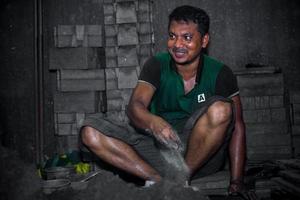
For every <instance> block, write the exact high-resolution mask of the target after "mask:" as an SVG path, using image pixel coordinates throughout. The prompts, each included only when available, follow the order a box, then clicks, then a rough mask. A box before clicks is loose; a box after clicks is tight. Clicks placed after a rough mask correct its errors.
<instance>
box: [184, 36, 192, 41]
mask: <svg viewBox="0 0 300 200" xmlns="http://www.w3.org/2000/svg"><path fill="white" fill-rule="evenodd" d="M184 39H185V40H186V41H188V42H190V41H192V39H193V37H192V36H191V35H185V36H184Z"/></svg>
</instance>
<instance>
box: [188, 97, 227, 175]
mask: <svg viewBox="0 0 300 200" xmlns="http://www.w3.org/2000/svg"><path fill="white" fill-rule="evenodd" d="M231 114H232V110H231V105H230V103H225V102H221V101H218V102H215V103H213V104H212V105H211V106H210V107H209V108H208V110H207V112H206V113H205V114H203V115H202V116H201V117H200V118H199V120H198V121H197V122H196V124H195V126H194V128H193V130H192V134H191V136H190V138H189V142H188V147H187V153H186V155H185V160H186V163H187V165H188V167H189V169H190V174H191V175H192V174H193V173H194V172H195V171H196V170H197V169H199V168H200V167H201V166H202V165H203V164H204V162H205V161H206V160H207V159H208V158H209V157H210V156H212V155H213V154H214V153H215V152H216V151H217V150H218V148H219V147H220V146H221V144H222V142H223V140H224V138H225V134H226V129H227V126H228V124H229V122H230V120H231Z"/></svg>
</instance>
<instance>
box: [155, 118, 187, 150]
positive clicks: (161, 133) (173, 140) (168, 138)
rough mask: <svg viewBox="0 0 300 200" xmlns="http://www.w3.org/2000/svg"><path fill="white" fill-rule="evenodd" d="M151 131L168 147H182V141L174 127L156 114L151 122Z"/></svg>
mask: <svg viewBox="0 0 300 200" xmlns="http://www.w3.org/2000/svg"><path fill="white" fill-rule="evenodd" d="M150 132H151V133H152V135H153V136H154V137H155V138H156V140H158V142H160V143H161V144H163V145H164V146H166V147H167V148H171V149H175V150H178V149H180V148H182V144H181V141H180V139H179V137H178V135H177V133H176V131H175V130H174V129H173V128H172V126H171V125H170V124H169V123H167V122H166V121H165V120H164V119H162V118H160V117H157V116H154V117H153V119H152V123H151V124H150Z"/></svg>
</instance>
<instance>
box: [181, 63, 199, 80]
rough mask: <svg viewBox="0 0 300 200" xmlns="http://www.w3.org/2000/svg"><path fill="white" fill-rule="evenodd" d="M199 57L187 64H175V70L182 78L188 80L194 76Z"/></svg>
mask: <svg viewBox="0 0 300 200" xmlns="http://www.w3.org/2000/svg"><path fill="white" fill-rule="evenodd" d="M199 62H200V59H197V60H195V62H193V63H188V64H183V65H181V64H176V68H177V72H178V73H179V74H180V75H181V76H182V78H183V79H184V80H190V79H192V78H195V77H196V75H197V71H198V66H199Z"/></svg>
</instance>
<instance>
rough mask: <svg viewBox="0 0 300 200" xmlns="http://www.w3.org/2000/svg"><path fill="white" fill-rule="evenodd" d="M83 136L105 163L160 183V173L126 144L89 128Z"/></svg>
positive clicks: (90, 147)
mask: <svg viewBox="0 0 300 200" xmlns="http://www.w3.org/2000/svg"><path fill="white" fill-rule="evenodd" d="M81 134H82V141H83V143H84V144H85V145H86V146H87V147H88V148H89V149H90V150H91V151H92V152H94V153H95V154H96V155H97V156H98V157H99V158H101V159H102V160H104V161H105V162H108V163H109V164H112V165H113V166H115V167H117V168H119V169H122V170H124V171H126V172H128V173H131V174H133V175H136V176H138V177H140V178H142V179H144V180H153V181H156V182H158V181H159V180H160V179H161V177H160V175H159V174H158V172H157V171H156V170H154V169H153V168H152V167H151V166H150V165H149V164H147V163H146V162H145V161H144V160H142V159H141V158H140V156H139V155H138V154H137V153H136V152H135V151H134V150H133V149H132V147H130V146H129V145H128V144H126V143H125V142H122V141H120V140H118V139H115V138H112V137H108V136H105V135H104V134H102V133H101V132H99V131H97V130H96V129H94V128H92V127H87V126H86V127H84V128H83V129H82V131H81Z"/></svg>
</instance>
